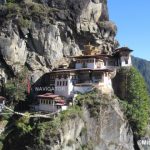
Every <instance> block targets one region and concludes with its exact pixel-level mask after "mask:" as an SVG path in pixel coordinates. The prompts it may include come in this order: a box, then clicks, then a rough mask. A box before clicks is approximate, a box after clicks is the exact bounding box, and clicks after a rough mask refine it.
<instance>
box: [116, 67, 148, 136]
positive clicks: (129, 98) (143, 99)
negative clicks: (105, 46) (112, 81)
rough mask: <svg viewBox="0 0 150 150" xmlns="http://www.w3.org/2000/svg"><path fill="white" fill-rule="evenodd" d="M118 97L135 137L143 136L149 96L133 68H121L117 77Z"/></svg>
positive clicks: (146, 121) (139, 75)
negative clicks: (122, 102) (122, 100)
mask: <svg viewBox="0 0 150 150" xmlns="http://www.w3.org/2000/svg"><path fill="white" fill-rule="evenodd" d="M117 76H118V77H119V82H120V83H119V85H120V87H119V88H120V90H119V91H122V92H121V93H120V94H119V96H120V98H121V99H124V104H125V105H124V106H126V107H125V108H126V109H125V112H126V115H127V117H128V119H129V122H130V124H131V126H132V129H133V131H134V134H135V135H143V134H144V132H145V129H146V127H147V125H148V118H149V106H150V100H149V94H148V91H147V87H146V83H145V81H144V79H143V77H142V75H141V74H140V73H139V72H138V71H137V70H136V69H135V68H133V67H131V68H122V69H121V70H120V71H119V73H118V75H117Z"/></svg>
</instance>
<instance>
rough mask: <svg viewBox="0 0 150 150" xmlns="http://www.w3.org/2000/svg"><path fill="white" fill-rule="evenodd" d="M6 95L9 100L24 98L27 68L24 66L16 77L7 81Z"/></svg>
mask: <svg viewBox="0 0 150 150" xmlns="http://www.w3.org/2000/svg"><path fill="white" fill-rule="evenodd" d="M5 86H6V87H5V88H6V96H7V97H8V99H9V100H11V101H13V100H15V101H19V100H25V98H26V86H27V69H26V68H24V69H23V70H22V72H21V73H19V74H18V75H17V76H16V78H14V79H10V80H8V81H7V83H6V85H5Z"/></svg>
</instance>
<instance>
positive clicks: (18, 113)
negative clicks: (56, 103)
mask: <svg viewBox="0 0 150 150" xmlns="http://www.w3.org/2000/svg"><path fill="white" fill-rule="evenodd" d="M4 108H5V109H7V110H9V111H11V112H12V114H17V115H21V116H26V117H29V118H52V117H53V116H54V115H57V114H58V113H59V112H58V111H57V112H53V113H48V114H44V115H42V114H30V113H29V114H26V113H21V112H17V111H14V110H13V109H11V108H9V107H7V106H4ZM1 114H10V113H1Z"/></svg>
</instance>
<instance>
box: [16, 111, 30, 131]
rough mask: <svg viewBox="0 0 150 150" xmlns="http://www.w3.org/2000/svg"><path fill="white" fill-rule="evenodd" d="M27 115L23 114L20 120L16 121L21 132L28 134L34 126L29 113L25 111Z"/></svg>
mask: <svg viewBox="0 0 150 150" xmlns="http://www.w3.org/2000/svg"><path fill="white" fill-rule="evenodd" d="M25 115H26V116H22V117H21V118H20V119H19V120H17V121H16V127H17V128H18V130H21V132H20V133H21V134H26V133H29V132H30V131H32V127H31V125H30V122H29V119H30V118H29V117H28V116H29V114H28V113H25Z"/></svg>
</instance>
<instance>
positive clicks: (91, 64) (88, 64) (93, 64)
mask: <svg viewBox="0 0 150 150" xmlns="http://www.w3.org/2000/svg"><path fill="white" fill-rule="evenodd" d="M83 61H84V60H83ZM86 61H87V60H85V62H84V65H85V66H86V68H90V69H96V68H97V65H96V62H95V58H94V59H92V61H93V62H86ZM84 65H83V63H76V65H75V68H76V69H81V68H85V67H84Z"/></svg>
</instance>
